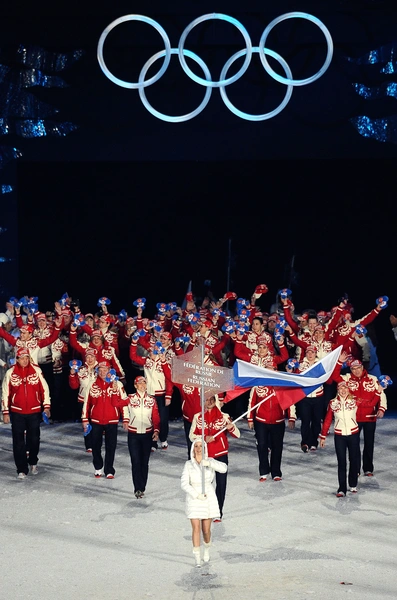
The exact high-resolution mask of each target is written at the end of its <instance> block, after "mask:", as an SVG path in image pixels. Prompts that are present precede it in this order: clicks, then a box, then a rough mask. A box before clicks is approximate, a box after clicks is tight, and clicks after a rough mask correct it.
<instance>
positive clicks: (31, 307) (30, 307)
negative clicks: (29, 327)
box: [27, 303, 39, 315]
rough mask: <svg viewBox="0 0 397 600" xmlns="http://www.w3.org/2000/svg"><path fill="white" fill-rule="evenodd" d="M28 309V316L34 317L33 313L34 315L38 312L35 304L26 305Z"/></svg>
mask: <svg viewBox="0 0 397 600" xmlns="http://www.w3.org/2000/svg"><path fill="white" fill-rule="evenodd" d="M27 308H28V312H29V314H30V315H34V313H36V312H37V311H38V310H39V307H38V306H37V304H33V303H32V304H28V305H27Z"/></svg>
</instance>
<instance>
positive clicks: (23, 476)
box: [17, 473, 26, 479]
mask: <svg viewBox="0 0 397 600" xmlns="http://www.w3.org/2000/svg"><path fill="white" fill-rule="evenodd" d="M17 479H26V473H18V477H17Z"/></svg>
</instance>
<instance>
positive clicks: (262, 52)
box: [97, 12, 333, 123]
mask: <svg viewBox="0 0 397 600" xmlns="http://www.w3.org/2000/svg"><path fill="white" fill-rule="evenodd" d="M293 18H300V19H306V20H308V21H311V22H312V23H314V24H315V25H317V26H318V27H319V28H320V29H321V31H322V32H323V33H324V36H325V40H326V42H327V56H326V59H325V62H324V64H323V66H322V67H321V69H320V70H319V71H318V72H317V73H316V74H315V75H312V76H311V77H307V78H306V79H293V78H292V73H291V69H290V67H289V66H288V64H287V63H286V61H285V60H284V59H283V58H282V56H280V55H279V54H277V53H276V52H274V51H273V50H269V49H268V48H266V47H265V42H266V40H267V37H268V35H269V33H270V31H271V30H272V29H273V27H275V26H276V25H278V24H279V23H281V22H282V21H285V20H287V19H293ZM210 19H219V20H222V21H226V22H227V23H231V24H232V25H234V26H235V27H236V28H237V29H238V30H239V31H240V33H241V34H242V36H243V38H244V40H245V45H246V47H245V48H244V49H243V50H240V51H239V52H236V54H234V55H233V56H232V57H231V58H229V60H228V61H227V62H226V63H225V65H224V66H223V68H222V72H221V76H220V80H219V81H213V80H212V77H211V73H210V71H209V69H208V67H207V65H206V64H205V62H204V61H203V60H202V59H201V58H200V57H199V56H198V55H197V54H195V53H193V52H191V51H190V50H185V47H184V46H185V42H186V38H187V36H188V34H189V33H190V32H191V30H192V29H193V28H194V27H195V26H196V25H198V24H199V23H202V22H204V21H209V20H210ZM126 21H141V22H143V23H147V24H148V25H151V26H152V27H154V28H155V29H156V30H157V31H158V32H159V33H160V35H161V37H162V38H163V41H164V46H165V49H164V50H162V51H160V52H157V54H154V55H153V56H152V57H151V58H150V59H149V60H148V61H147V62H146V63H145V65H144V66H143V68H142V70H141V72H140V74H139V80H138V82H137V83H135V82H129V81H124V80H123V79H119V78H118V77H116V76H115V75H113V74H112V73H111V72H110V70H109V69H108V68H107V66H106V64H105V60H104V58H103V45H104V43H105V40H106V37H107V36H108V34H109V33H110V31H112V29H114V28H115V27H116V26H117V25H119V24H120V23H124V22H126ZM253 53H258V54H259V57H260V60H261V62H262V65H263V67H264V69H265V70H266V72H267V73H268V74H269V75H270V76H271V77H272V78H273V79H274V80H275V81H278V82H279V83H282V84H284V85H286V86H287V91H286V93H285V96H284V100H283V101H282V102H281V104H280V105H279V106H278V107H277V108H276V109H274V110H273V111H270V112H268V113H265V114H262V115H252V114H248V113H244V112H242V111H240V110H239V109H237V108H236V107H235V106H234V105H233V104H232V103H231V102H230V100H229V98H228V96H227V93H226V91H225V88H226V86H228V85H231V84H232V83H234V82H236V81H237V80H238V79H240V78H241V77H242V76H243V75H244V73H245V72H246V71H247V69H248V67H249V65H250V63H251V58H252V54H253ZM174 54H177V55H178V56H179V61H180V63H181V66H182V69H183V70H184V71H185V73H186V74H187V75H188V76H189V77H190V79H192V80H193V81H195V82H196V83H198V84H200V85H202V86H204V87H206V93H205V95H204V99H203V101H202V102H201V104H200V105H199V106H198V107H197V108H196V109H195V110H193V111H192V112H190V113H187V114H185V115H180V116H175V117H173V116H169V115H164V114H163V113H160V112H159V111H157V110H155V109H154V108H153V107H152V106H151V104H149V102H148V100H147V98H146V94H145V92H144V88H145V87H147V86H149V85H152V84H153V83H156V81H158V80H159V79H160V78H161V77H162V76H163V75H164V73H165V71H166V70H167V68H168V65H169V63H170V60H171V55H174ZM244 55H245V59H244V63H243V65H242V67H241V68H240V69H239V70H238V71H237V73H236V74H235V75H233V76H232V77H229V78H227V72H228V70H229V68H230V66H231V65H232V64H233V63H234V62H235V61H236V60H237V59H238V58H240V57H242V56H244ZM266 55H268V56H271V57H273V58H274V59H276V60H277V61H278V62H279V63H280V65H281V66H282V68H283V69H284V72H285V75H286V77H282V76H281V75H278V74H277V73H276V72H275V71H273V69H272V68H271V67H270V65H269V63H268V61H267V59H266ZM163 56H164V62H163V65H162V67H161V68H160V69H159V71H158V72H157V73H156V75H154V76H153V77H151V78H149V79H145V75H146V73H147V71H148V70H149V68H150V67H151V65H153V64H154V63H155V62H156V61H157V60H158V59H160V58H162V57H163ZM186 56H187V57H189V58H191V59H193V60H194V61H195V62H196V63H197V64H198V65H199V66H200V67H201V69H202V70H203V73H204V76H205V79H203V78H202V77H199V76H197V75H196V74H195V73H193V71H192V70H191V69H190V68H189V67H188V65H187V63H186V58H185V57H186ZM332 56H333V42H332V37H331V34H330V32H329V31H328V29H327V28H326V26H325V25H324V23H322V21H320V20H319V19H318V18H317V17H314V16H313V15H310V14H308V13H303V12H290V13H286V14H284V15H281V16H280V17H277V18H276V19H274V20H273V21H272V22H271V23H269V25H268V26H267V27H266V29H265V30H264V32H263V33H262V35H261V38H260V42H259V46H258V47H254V48H253V47H252V42H251V38H250V36H249V35H248V32H247V30H246V29H245V27H244V26H243V25H242V24H241V23H240V21H237V19H234V18H233V17H230V16H228V15H224V14H221V13H212V14H207V15H203V16H201V17H198V18H197V19H195V20H194V21H192V22H191V23H190V24H189V25H188V26H187V27H186V28H185V30H184V31H183V33H182V35H181V37H180V40H179V43H178V48H171V44H170V41H169V39H168V36H167V34H166V32H165V30H164V29H163V27H161V25H159V23H157V21H154V20H153V19H151V18H150V17H145V16H142V15H135V14H132V15H125V16H123V17H120V18H118V19H116V20H115V21H113V22H112V23H110V24H109V25H108V26H107V27H106V28H105V29H104V31H103V32H102V34H101V36H100V38H99V42H98V50H97V58H98V62H99V66H100V67H101V69H102V71H103V73H104V74H105V75H106V77H107V78H108V79H110V81H112V82H113V83H115V84H116V85H119V86H121V87H125V88H129V89H138V90H139V95H140V98H141V100H142V103H143V105H144V106H145V108H146V109H147V110H148V111H149V112H150V113H151V114H152V115H154V116H155V117H157V118H158V119H162V120H163V121H168V122H170V123H181V122H183V121H188V120H189V119H193V118H194V117H196V116H197V115H199V114H200V113H201V112H202V111H203V110H204V108H205V107H206V106H207V104H208V102H209V100H210V97H211V93H212V89H213V88H216V87H217V88H219V91H220V94H221V98H222V100H223V102H224V103H225V105H226V106H227V108H228V109H229V110H230V111H231V112H232V113H233V114H235V115H236V116H237V117H239V118H241V119H246V120H248V121H264V120H266V119H271V118H272V117H275V116H276V115H277V114H279V113H280V112H281V111H282V110H283V109H284V108H285V107H286V106H287V104H288V102H289V100H290V98H291V95H292V91H293V87H294V86H295V87H298V86H303V85H308V84H309V83H313V82H314V81H316V80H317V79H319V78H320V77H322V75H324V73H325V72H326V70H327V69H328V67H329V65H330V63H331V60H332Z"/></svg>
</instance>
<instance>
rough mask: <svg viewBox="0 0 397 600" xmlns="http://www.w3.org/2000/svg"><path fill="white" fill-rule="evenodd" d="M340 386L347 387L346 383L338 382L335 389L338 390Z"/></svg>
mask: <svg viewBox="0 0 397 600" xmlns="http://www.w3.org/2000/svg"><path fill="white" fill-rule="evenodd" d="M342 385H344V386H346V387H349V386H348V385H347V383H346V381H339V383H338V385H337V386H336V387H337V388H338V389H339V388H340V387H342Z"/></svg>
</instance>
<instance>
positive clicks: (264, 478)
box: [259, 475, 267, 481]
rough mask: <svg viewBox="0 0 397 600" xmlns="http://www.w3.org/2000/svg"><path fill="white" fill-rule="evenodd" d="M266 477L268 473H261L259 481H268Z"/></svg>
mask: <svg viewBox="0 0 397 600" xmlns="http://www.w3.org/2000/svg"><path fill="white" fill-rule="evenodd" d="M266 479H267V475H261V476H260V477H259V481H266Z"/></svg>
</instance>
